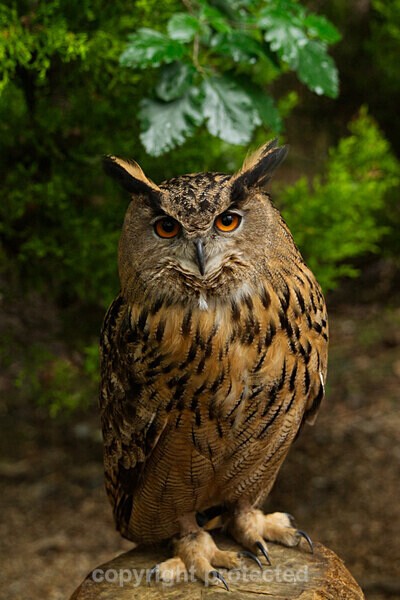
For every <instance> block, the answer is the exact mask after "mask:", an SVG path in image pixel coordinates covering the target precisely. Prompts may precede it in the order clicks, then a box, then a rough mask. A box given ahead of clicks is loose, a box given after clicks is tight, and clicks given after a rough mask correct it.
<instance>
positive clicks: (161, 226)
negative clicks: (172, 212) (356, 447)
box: [154, 217, 181, 238]
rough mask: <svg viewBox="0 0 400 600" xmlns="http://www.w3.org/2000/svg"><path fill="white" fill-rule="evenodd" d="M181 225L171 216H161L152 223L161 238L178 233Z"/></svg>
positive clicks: (171, 236)
mask: <svg viewBox="0 0 400 600" xmlns="http://www.w3.org/2000/svg"><path fill="white" fill-rule="evenodd" d="M180 230H181V226H180V225H179V223H178V221H175V219H173V218H172V217H162V218H161V219H158V221H156V222H155V223H154V231H155V232H156V234H157V235H158V236H159V237H161V238H173V237H175V236H177V235H178V233H179V232H180Z"/></svg>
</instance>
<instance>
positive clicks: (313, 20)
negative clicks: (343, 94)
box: [120, 0, 340, 156]
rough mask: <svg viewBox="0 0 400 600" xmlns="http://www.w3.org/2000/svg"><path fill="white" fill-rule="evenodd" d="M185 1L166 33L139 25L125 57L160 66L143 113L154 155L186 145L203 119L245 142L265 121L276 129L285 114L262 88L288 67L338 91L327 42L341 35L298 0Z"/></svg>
mask: <svg viewBox="0 0 400 600" xmlns="http://www.w3.org/2000/svg"><path fill="white" fill-rule="evenodd" d="M184 4H185V6H186V7H187V10H188V12H187V13H184V12H178V13H175V14H174V15H172V17H171V18H170V19H169V21H168V22H167V24H166V31H165V33H163V32H160V31H156V30H154V29H149V28H139V29H137V30H136V32H135V33H133V34H131V35H130V36H129V38H128V40H129V41H128V44H127V46H126V48H125V50H124V52H123V53H122V54H121V57H120V64H121V65H122V66H123V67H130V68H133V69H135V68H137V69H146V68H148V67H152V68H159V67H161V69H160V71H159V75H158V79H157V80H156V83H155V85H154V86H153V97H152V98H151V99H149V98H144V99H143V100H142V103H141V110H140V112H139V115H138V116H139V119H140V122H141V130H142V133H141V135H140V138H141V141H142V143H143V144H144V146H145V148H146V150H147V152H148V153H149V154H151V155H153V156H159V155H161V154H163V153H165V152H167V151H169V150H171V148H173V147H175V146H177V145H180V144H183V143H184V141H185V140H186V139H187V138H189V137H191V136H193V134H194V131H195V129H196V127H199V126H200V125H202V124H204V125H205V126H206V127H207V129H208V131H209V132H210V133H211V134H212V135H214V136H217V137H219V138H220V139H222V140H224V141H226V142H228V143H230V144H246V143H248V142H249V141H250V140H251V138H252V135H253V133H254V130H255V128H256V127H257V126H259V125H261V124H264V125H266V126H268V127H269V128H271V129H272V130H274V131H275V132H279V131H280V130H281V128H282V121H281V118H280V116H279V112H278V111H277V109H276V107H275V105H274V102H273V100H272V98H271V96H269V95H268V94H267V92H266V91H265V87H266V85H268V84H269V83H271V82H272V81H273V80H274V79H276V77H278V76H279V75H281V74H283V73H285V72H286V71H287V70H288V69H290V70H293V71H295V72H296V73H297V75H298V77H299V79H300V81H301V82H302V83H304V84H305V85H306V86H307V87H308V88H309V89H310V90H312V91H313V92H315V93H317V94H325V95H327V96H330V97H331V98H335V97H336V96H337V94H338V76H337V70H336V67H335V64H334V62H333V60H332V58H331V57H330V56H329V54H328V52H327V49H328V45H329V44H332V43H335V42H337V41H338V40H339V39H340V35H339V33H338V31H337V29H336V28H335V27H334V26H333V24H332V23H330V22H329V21H328V20H327V19H326V18H324V17H322V16H319V15H316V14H314V13H311V12H309V11H307V10H306V9H305V8H304V6H302V5H301V4H300V3H299V2H298V1H297V0H270V1H269V2H265V0H263V1H261V0H259V1H256V0H251V1H250V0H249V1H243V2H235V3H232V2H228V1H227V0H219V1H218V2H213V3H212V2H207V1H206V0H197V1H196V0H193V2H191V1H189V0H187V1H186V2H185V3H184ZM233 4H234V6H233ZM244 74H245V77H243V75H244Z"/></svg>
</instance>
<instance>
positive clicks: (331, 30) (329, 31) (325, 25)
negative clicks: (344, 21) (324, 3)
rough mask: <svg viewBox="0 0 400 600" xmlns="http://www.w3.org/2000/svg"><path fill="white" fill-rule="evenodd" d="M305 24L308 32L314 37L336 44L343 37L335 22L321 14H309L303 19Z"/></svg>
mask: <svg viewBox="0 0 400 600" xmlns="http://www.w3.org/2000/svg"><path fill="white" fill-rule="evenodd" d="M303 24H304V26H305V27H306V28H307V30H308V34H309V35H310V36H312V37H315V38H318V39H320V40H321V42H326V43H327V44H335V43H336V42H338V41H339V40H340V39H341V37H342V36H341V35H340V32H339V31H338V30H337V29H336V27H335V26H334V25H333V23H331V22H330V21H328V19H325V17H322V16H320V15H314V14H310V15H307V16H306V17H305V19H304V21H303Z"/></svg>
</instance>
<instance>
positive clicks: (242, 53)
mask: <svg viewBox="0 0 400 600" xmlns="http://www.w3.org/2000/svg"><path fill="white" fill-rule="evenodd" d="M210 45H211V48H213V50H215V51H216V52H218V53H219V54H222V55H224V56H230V57H231V58H232V59H233V60H234V61H235V62H237V63H249V64H255V63H256V62H257V59H258V58H259V57H260V56H261V55H262V54H263V50H262V47H261V45H260V44H259V43H258V41H257V40H255V39H254V38H252V37H250V36H249V35H247V34H246V33H244V32H243V31H231V32H229V33H217V34H215V35H214V36H213V38H212V40H211V44H210Z"/></svg>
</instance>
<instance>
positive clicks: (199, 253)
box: [194, 238, 206, 275]
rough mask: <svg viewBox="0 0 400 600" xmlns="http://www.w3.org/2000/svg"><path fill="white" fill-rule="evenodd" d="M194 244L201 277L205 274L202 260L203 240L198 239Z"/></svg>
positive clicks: (204, 262)
mask: <svg viewBox="0 0 400 600" xmlns="http://www.w3.org/2000/svg"><path fill="white" fill-rule="evenodd" d="M194 244H195V246H196V260H197V264H198V266H199V271H200V274H201V275H204V273H205V272H206V261H205V258H204V245H203V240H201V239H200V238H198V239H197V240H196V241H195V243H194Z"/></svg>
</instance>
